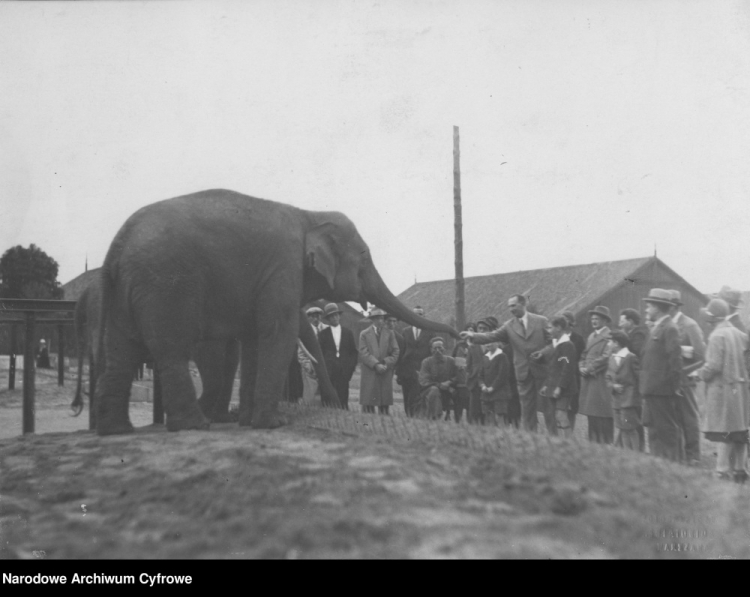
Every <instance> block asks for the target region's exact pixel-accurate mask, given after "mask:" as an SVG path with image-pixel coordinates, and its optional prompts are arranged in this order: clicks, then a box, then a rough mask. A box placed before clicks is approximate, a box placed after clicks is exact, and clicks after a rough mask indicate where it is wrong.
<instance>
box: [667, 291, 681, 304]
mask: <svg viewBox="0 0 750 597" xmlns="http://www.w3.org/2000/svg"><path fill="white" fill-rule="evenodd" d="M669 294H671V295H672V304H673V305H676V306H677V307H680V306H682V305H684V304H685V303H683V302H682V293H681V292H680V291H679V290H670V291H669Z"/></svg>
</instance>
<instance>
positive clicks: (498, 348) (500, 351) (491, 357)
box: [487, 346, 503, 360]
mask: <svg viewBox="0 0 750 597" xmlns="http://www.w3.org/2000/svg"><path fill="white" fill-rule="evenodd" d="M500 354H503V351H502V350H501V349H500V347H499V346H498V347H497V348H496V349H495V350H494V351H492V352H488V353H487V358H488V359H490V360H492V359H494V358H495V357H496V356H497V355H500Z"/></svg>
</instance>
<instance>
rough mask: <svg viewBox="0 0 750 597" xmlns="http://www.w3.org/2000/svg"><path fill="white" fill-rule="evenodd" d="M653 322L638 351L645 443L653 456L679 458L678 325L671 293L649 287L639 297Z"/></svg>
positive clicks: (680, 438) (679, 372) (680, 442)
mask: <svg viewBox="0 0 750 597" xmlns="http://www.w3.org/2000/svg"><path fill="white" fill-rule="evenodd" d="M642 300H643V302H645V303H646V314H647V315H648V318H649V319H650V320H651V321H652V322H653V324H654V325H653V327H652V328H651V331H650V333H649V336H648V339H647V340H646V345H645V346H644V347H643V353H642V354H641V372H640V379H639V387H640V392H641V396H642V397H643V400H644V402H645V406H644V409H643V424H644V425H645V426H646V427H648V443H649V447H650V449H651V453H652V454H655V455H656V456H661V457H664V458H668V459H669V460H679V459H680V454H681V451H682V429H681V428H680V404H679V401H680V400H684V398H683V397H682V396H681V393H682V390H681V389H680V384H681V381H682V349H681V347H680V334H679V332H678V331H677V326H676V325H675V324H674V322H673V321H672V318H671V317H670V311H671V309H672V307H673V306H674V303H673V302H672V293H671V292H670V291H669V290H664V289H663V288H652V289H651V290H650V291H649V293H648V296H647V297H646V298H644V299H642Z"/></svg>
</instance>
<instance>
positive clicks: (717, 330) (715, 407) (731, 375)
mask: <svg viewBox="0 0 750 597" xmlns="http://www.w3.org/2000/svg"><path fill="white" fill-rule="evenodd" d="M702 313H703V315H704V316H705V317H706V320H707V321H708V323H709V324H714V325H715V327H714V329H713V331H712V332H711V335H710V336H709V337H708V349H707V350H706V364H705V365H703V367H701V368H700V369H699V370H698V376H699V377H700V378H701V379H702V380H703V381H705V382H706V414H705V420H704V422H703V431H704V433H705V435H706V439H708V440H709V441H712V442H717V443H718V459H717V461H716V472H717V475H718V477H719V478H722V479H729V478H734V480H735V481H738V482H741V483H742V482H744V481H745V480H746V479H747V476H748V473H747V441H748V428H750V389H748V372H747V368H746V366H745V358H744V354H745V351H746V350H747V348H748V336H747V334H745V333H743V332H741V331H740V330H739V329H737V328H736V327H734V326H733V325H732V324H731V323H730V322H729V321H727V320H726V317H727V316H728V315H729V305H727V303H726V302H725V301H723V300H721V299H712V300H711V301H710V302H709V303H708V306H707V307H706V308H705V309H702Z"/></svg>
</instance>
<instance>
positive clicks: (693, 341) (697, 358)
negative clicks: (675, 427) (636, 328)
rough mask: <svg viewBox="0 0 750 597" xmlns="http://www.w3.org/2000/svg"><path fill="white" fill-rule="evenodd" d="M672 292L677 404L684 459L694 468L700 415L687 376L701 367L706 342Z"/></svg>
mask: <svg viewBox="0 0 750 597" xmlns="http://www.w3.org/2000/svg"><path fill="white" fill-rule="evenodd" d="M670 292H671V293H672V302H673V303H674V307H672V321H673V322H674V324H675V325H676V326H677V331H678V333H679V335H680V349H681V351H682V381H681V384H680V388H681V389H682V395H683V396H684V397H685V399H684V400H681V401H680V402H679V403H678V405H679V412H680V419H679V423H680V427H682V434H683V437H684V440H685V454H684V458H685V460H686V461H687V464H689V465H691V466H695V465H698V464H700V461H701V436H700V435H701V434H700V422H699V419H700V415H699V414H698V401H697V400H696V397H695V386H696V382H695V379H694V378H692V377H689V375H690V374H691V373H692V372H693V371H696V370H698V369H700V367H701V366H702V365H703V362H704V358H705V356H706V343H705V342H704V341H703V331H701V328H700V326H699V325H698V323H697V322H696V321H695V319H692V318H690V317H688V316H687V315H685V314H684V313H683V312H682V311H681V310H680V309H681V307H682V294H681V293H680V291H679V290H670Z"/></svg>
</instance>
